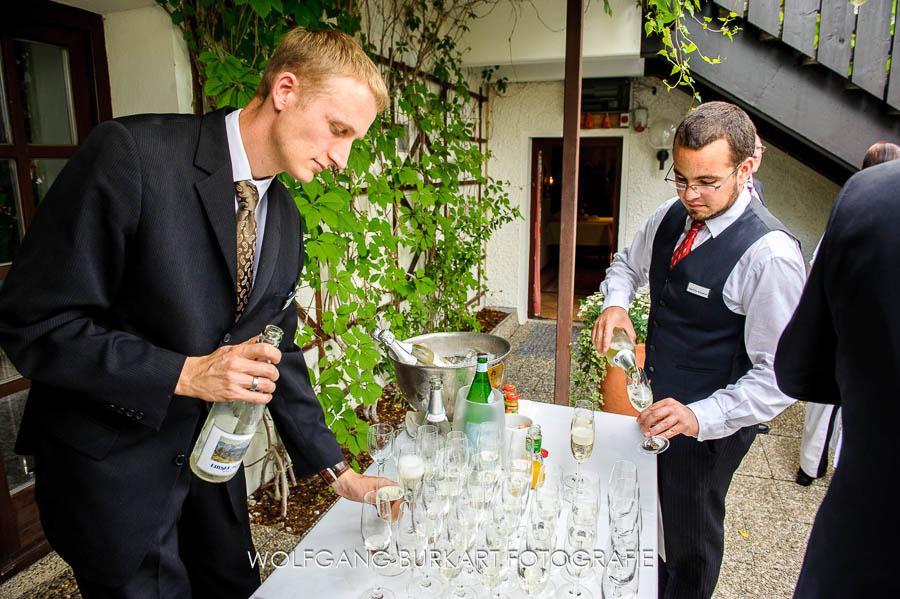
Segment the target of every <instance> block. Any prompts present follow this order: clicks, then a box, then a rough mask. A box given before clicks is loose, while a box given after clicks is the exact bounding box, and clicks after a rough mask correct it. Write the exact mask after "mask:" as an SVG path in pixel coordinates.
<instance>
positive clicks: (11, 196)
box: [0, 160, 21, 264]
mask: <svg viewBox="0 0 900 599" xmlns="http://www.w3.org/2000/svg"><path fill="white" fill-rule="evenodd" d="M18 198H19V193H18V187H17V185H16V163H15V161H14V160H0V264H9V263H10V262H12V259H13V257H14V256H15V255H16V251H17V250H18V249H19V240H20V235H21V230H20V227H19V225H20V220H21V219H20V218H19V201H18Z"/></svg>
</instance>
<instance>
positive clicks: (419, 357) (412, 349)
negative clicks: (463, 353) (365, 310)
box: [371, 329, 452, 368]
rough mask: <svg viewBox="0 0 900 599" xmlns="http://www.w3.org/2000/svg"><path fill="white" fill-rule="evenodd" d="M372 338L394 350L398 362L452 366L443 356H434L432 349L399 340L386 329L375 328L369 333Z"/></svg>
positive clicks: (443, 366) (442, 366)
mask: <svg viewBox="0 0 900 599" xmlns="http://www.w3.org/2000/svg"><path fill="white" fill-rule="evenodd" d="M371 336H372V339H374V340H375V341H377V342H378V343H381V344H382V345H384V346H385V347H386V348H388V349H392V350H394V355H395V356H396V357H397V361H398V362H402V363H403V364H408V365H410V366H411V365H414V364H418V365H420V366H437V367H441V368H448V367H452V364H450V363H448V362H447V361H446V360H444V359H443V358H441V357H439V356H436V355H435V354H434V352H433V351H431V350H430V349H428V348H427V347H425V346H424V345H422V344H420V343H409V342H407V341H400V340H399V339H397V337H395V336H394V334H393V333H391V332H390V331H389V330H387V329H375V330H373V331H372V333H371Z"/></svg>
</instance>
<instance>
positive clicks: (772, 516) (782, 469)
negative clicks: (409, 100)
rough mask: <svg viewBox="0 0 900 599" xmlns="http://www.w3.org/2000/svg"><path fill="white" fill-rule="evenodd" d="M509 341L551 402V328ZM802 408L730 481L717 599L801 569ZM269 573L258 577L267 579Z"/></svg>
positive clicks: (31, 578) (765, 589) (63, 575)
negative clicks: (798, 477)
mask: <svg viewBox="0 0 900 599" xmlns="http://www.w3.org/2000/svg"><path fill="white" fill-rule="evenodd" d="M493 333H494V334H497V335H500V336H502V337H504V338H506V339H508V340H509V341H510V343H511V344H512V351H511V354H510V357H509V358H508V360H507V362H506V367H507V371H506V375H505V376H506V380H507V381H511V382H514V383H516V385H517V387H518V390H519V395H520V397H521V398H523V399H531V400H535V401H544V402H552V400H553V362H554V352H555V343H556V341H555V340H556V325H555V323H554V322H552V321H529V322H526V323H525V324H524V325H519V324H518V323H517V322H516V320H515V317H514V316H510V317H509V318H507V319H506V320H504V321H503V322H502V323H501V324H500V325H498V326H497V328H496V329H495V330H494V331H493ZM804 410H805V405H804V404H800V403H798V404H795V405H793V406H792V407H791V408H789V409H788V410H786V411H785V412H784V413H782V414H781V415H780V416H779V417H778V418H776V419H775V420H774V421H773V422H771V428H772V430H771V433H770V434H768V435H759V436H757V438H756V441H754V443H753V446H752V447H751V449H750V452H749V453H748V454H747V457H746V458H745V459H744V461H743V463H742V464H741V467H740V469H739V470H738V472H737V474H736V475H735V477H734V481H733V482H732V484H731V489H730V491H729V493H728V500H727V502H726V505H727V516H726V519H725V560H724V564H723V566H722V572H721V575H720V577H719V584H718V586H717V588H716V592H715V595H714V599H744V598H748V597H760V598H766V599H782V598H788V597H791V595H792V594H793V589H794V583H795V582H796V580H797V575H798V574H799V571H800V566H801V564H802V563H803V555H804V552H805V550H806V541H807V539H808V537H809V532H810V529H811V527H812V522H813V519H814V517H815V514H816V511H817V510H818V508H819V504H820V503H821V501H822V499H823V498H824V496H825V491H826V490H827V488H828V483H829V482H830V480H831V470H830V469H829V472H828V475H827V476H826V477H825V478H824V479H821V480H817V481H816V482H815V483H813V485H812V486H810V487H801V486H799V485H797V484H796V483H795V482H794V477H795V475H796V473H797V467H798V463H799V462H798V455H799V448H800V436H801V433H802V428H803V414H804ZM253 536H254V540H255V542H256V546H257V549H258V550H259V551H260V552H261V553H263V552H266V551H268V552H270V554H271V552H275V551H290V550H291V549H293V547H294V546H295V545H297V543H298V542H299V537H297V536H295V535H291V534H288V533H285V532H283V531H280V530H275V529H272V528H267V527H262V526H254V528H253ZM271 569H272V567H271V566H270V567H269V569H268V571H264V572H263V576H267V575H268V574H269V573H270V571H271ZM79 596H80V595H79V594H78V591H77V589H76V588H75V585H74V581H73V580H72V577H71V571H70V570H69V568H68V566H66V564H65V563H64V562H63V561H62V560H61V559H60V558H59V557H58V556H57V555H56V554H50V555H48V556H47V557H45V558H44V559H42V560H40V561H39V562H38V563H36V564H35V565H33V566H32V567H31V568H29V569H28V570H26V571H24V572H22V573H20V574H19V575H17V576H16V577H14V578H13V579H11V580H10V581H8V582H7V583H5V584H3V585H2V586H0V599H26V598H27V599H37V598H51V597H52V598H66V597H73V598H74V597H79Z"/></svg>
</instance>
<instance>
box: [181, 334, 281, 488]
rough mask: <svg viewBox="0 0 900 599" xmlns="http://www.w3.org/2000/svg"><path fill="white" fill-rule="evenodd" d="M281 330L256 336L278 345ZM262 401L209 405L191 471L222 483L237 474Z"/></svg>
mask: <svg viewBox="0 0 900 599" xmlns="http://www.w3.org/2000/svg"><path fill="white" fill-rule="evenodd" d="M283 335H284V332H283V331H282V330H281V329H280V328H278V327H276V326H275V325H271V324H270V325H266V329H265V330H264V331H263V332H262V334H261V335H260V336H259V337H258V338H257V339H256V342H257V343H268V344H269V345H273V346H275V347H278V345H279V344H280V343H281V338H282V336H283ZM265 411H266V404H262V403H251V402H247V401H222V402H217V403H215V404H213V406H212V408H210V410H209V415H208V416H207V417H206V422H205V423H204V424H203V429H202V430H201V431H200V436H199V437H197V442H196V443H194V449H193V451H192V452H191V458H190V464H191V470H193V471H194V474H196V475H197V476H198V477H200V478H202V479H203V480H205V481H209V482H211V483H223V482H225V481H227V480H230V479H231V478H232V477H233V476H234V475H235V474H237V471H238V468H240V466H241V461H242V460H243V459H244V454H246V453H247V448H248V447H250V442H251V441H252V440H253V435H254V434H256V427H257V425H258V424H259V421H260V420H261V419H262V416H263V413H264V412H265Z"/></svg>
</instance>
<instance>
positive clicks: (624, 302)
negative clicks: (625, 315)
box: [600, 291, 631, 312]
mask: <svg viewBox="0 0 900 599" xmlns="http://www.w3.org/2000/svg"><path fill="white" fill-rule="evenodd" d="M613 306H617V307H619V308H623V309H625V311H626V312H627V311H628V308H629V306H631V300H629V299H628V294H627V293H622V292H615V291H611V292H609V293H608V294H607V295H606V297H604V298H603V307H602V308H601V310H600V311H601V312H603V311H604V310H606V309H607V308H612V307H613Z"/></svg>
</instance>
